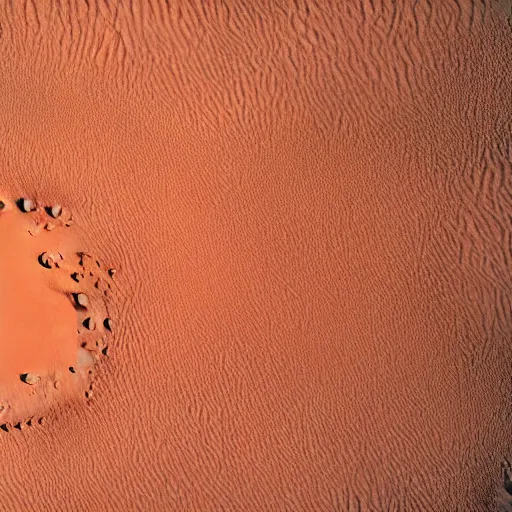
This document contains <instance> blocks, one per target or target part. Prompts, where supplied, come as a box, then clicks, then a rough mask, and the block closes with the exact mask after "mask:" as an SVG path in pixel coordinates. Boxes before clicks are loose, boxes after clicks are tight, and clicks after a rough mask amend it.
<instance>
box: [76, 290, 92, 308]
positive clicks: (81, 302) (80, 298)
mask: <svg viewBox="0 0 512 512" xmlns="http://www.w3.org/2000/svg"><path fill="white" fill-rule="evenodd" d="M74 298H75V303H76V304H77V305H78V306H80V307H82V308H87V306H89V297H87V295H85V293H76V294H74Z"/></svg>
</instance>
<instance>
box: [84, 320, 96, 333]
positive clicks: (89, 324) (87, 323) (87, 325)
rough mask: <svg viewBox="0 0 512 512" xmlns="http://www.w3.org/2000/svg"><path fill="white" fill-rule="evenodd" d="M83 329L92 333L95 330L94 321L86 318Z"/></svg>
mask: <svg viewBox="0 0 512 512" xmlns="http://www.w3.org/2000/svg"><path fill="white" fill-rule="evenodd" d="M83 324H84V327H85V328H86V329H88V330H89V331H94V329H96V322H95V321H94V318H91V317H87V318H86V319H85V320H84V321H83Z"/></svg>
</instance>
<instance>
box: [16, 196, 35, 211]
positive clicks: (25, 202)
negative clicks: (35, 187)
mask: <svg viewBox="0 0 512 512" xmlns="http://www.w3.org/2000/svg"><path fill="white" fill-rule="evenodd" d="M16 206H17V207H18V208H19V209H20V210H21V211H22V212H24V213H28V212H32V211H34V210H35V209H36V205H35V203H34V201H32V199H27V198H23V197H22V198H20V199H18V200H17V201H16Z"/></svg>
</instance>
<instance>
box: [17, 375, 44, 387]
mask: <svg viewBox="0 0 512 512" xmlns="http://www.w3.org/2000/svg"><path fill="white" fill-rule="evenodd" d="M20 380H21V381H22V382H24V383H25V384H30V385H31V386H33V385H34V384H37V383H38V382H39V381H40V380H41V377H39V375H36V374H35V373H22V374H21V375H20Z"/></svg>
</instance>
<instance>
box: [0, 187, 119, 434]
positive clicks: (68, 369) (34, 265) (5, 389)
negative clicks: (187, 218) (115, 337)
mask: <svg viewBox="0 0 512 512" xmlns="http://www.w3.org/2000/svg"><path fill="white" fill-rule="evenodd" d="M0 199H1V200H2V203H0V206H2V208H1V209H0V240H1V241H2V244H1V246H0V290H1V292H0V404H1V407H2V410H1V411H0V424H3V425H4V426H5V425H7V427H8V426H9V425H10V426H12V425H16V424H19V422H21V423H26V422H27V421H30V420H33V419H34V417H39V416H40V415H41V414H43V413H44V412H45V411H47V410H48V409H49V408H50V407H52V406H54V405H56V404H58V403H59V402H63V401H66V400H70V399H75V398H77V397H79V396H80V397H83V396H85V393H86V392H87V393H88V392H89V391H90V389H89V388H90V385H91V382H92V370H93V367H94V364H95V362H96V361H97V360H98V359H99V355H100V354H101V350H103V349H104V347H105V345H106V341H105V340H106V334H108V333H109V331H108V330H107V329H106V328H103V324H102V322H104V321H106V319H108V316H107V315H106V312H105V311H106V310H105V303H106V297H105V291H106V290H108V286H109V284H108V283H106V281H105V280H104V279H103V278H105V279H109V280H111V279H110V278H109V277H108V275H107V273H106V272H105V271H104V272H102V271H101V269H100V267H98V265H97V264H96V262H94V265H93V266H94V268H93V267H92V266H90V268H89V267H87V268H86V262H85V259H86V258H87V257H86V256H84V255H83V254H82V253H77V251H76V246H77V241H76V239H75V237H74V236H73V233H72V229H71V216H70V213H69V212H68V211H67V210H64V211H63V210H62V208H61V207H60V206H58V207H55V206H54V207H53V208H52V207H44V206H43V205H38V204H37V203H36V202H35V201H32V200H28V199H22V200H19V201H17V202H15V201H13V200H12V198H10V197H6V196H5V195H4V196H2V197H0ZM48 226H50V229H48ZM73 274H79V275H80V276H82V279H81V281H80V283H78V282H76V281H75V280H74V279H73V278H72V275H73ZM101 276H103V278H102V277H101ZM100 283H102V284H103V283H104V286H103V289H101V288H102V287H101V286H100ZM89 296H91V297H94V299H91V300H89V298H88V297H89ZM84 297H86V298H87V301H85V299H84ZM95 317H98V321H99V322H100V328H99V329H96V325H95V324H96V320H95V319H94V318H95ZM84 322H85V323H86V324H87V328H85V327H84ZM93 331H94V335H95V336H94V340H93V341H92V339H91V338H92V334H93ZM89 372H91V373H89ZM32 423H33V421H31V424H32Z"/></svg>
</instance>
